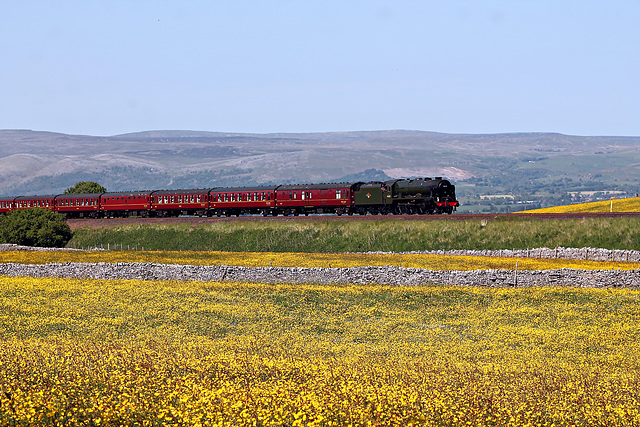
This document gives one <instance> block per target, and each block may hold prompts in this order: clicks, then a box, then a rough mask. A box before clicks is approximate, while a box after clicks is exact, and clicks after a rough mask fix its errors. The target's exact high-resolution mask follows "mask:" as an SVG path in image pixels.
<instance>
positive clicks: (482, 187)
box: [0, 130, 640, 210]
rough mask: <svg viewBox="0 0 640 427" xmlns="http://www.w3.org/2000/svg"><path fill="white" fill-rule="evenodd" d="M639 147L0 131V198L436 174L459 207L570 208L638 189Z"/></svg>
mask: <svg viewBox="0 0 640 427" xmlns="http://www.w3.org/2000/svg"><path fill="white" fill-rule="evenodd" d="M639 149H640V137H583V136H570V135H562V134H556V133H510V134H482V135H472V134H444V133H436V132H422V131H404V130H391V131H366V132H330V133H307V134H288V133H281V134H242V133H222V132H196V131H175V130H172V131H147V132H139V133H131V134H125V135H116V136H107V137H102V136H88V135H66V134H60V133H52V132H39V131H30V130H0V194H1V195H16V194H51V193H59V192H62V191H63V190H64V189H65V188H67V187H69V186H71V185H73V184H74V183H76V182H77V181H81V180H93V181H98V182H100V183H101V184H102V185H104V186H106V187H107V188H108V189H109V190H110V191H115V190H139V189H150V188H151V189H160V188H198V187H213V186H233V185H255V184H274V183H280V184H283V183H310V182H328V181H341V180H345V181H355V180H363V181H366V180H382V179H389V178H400V177H413V176H422V177H424V176H432V177H433V176H444V177H447V178H449V179H451V180H452V181H453V182H454V183H455V184H456V185H457V186H458V194H459V196H460V198H461V200H462V202H463V208H464V206H475V205H477V206H478V207H481V206H485V207H489V206H492V207H496V206H500V203H503V204H505V205H508V204H514V205H515V204H517V203H518V202H539V203H541V204H545V203H548V204H547V205H549V204H561V202H562V200H565V199H566V200H565V202H567V203H569V202H570V201H571V200H570V199H567V198H568V197H569V196H568V192H570V191H572V192H574V193H577V194H578V195H579V194H580V192H582V191H591V192H593V191H614V190H615V191H622V192H626V193H630V194H632V193H634V192H637V191H638V180H637V178H638V176H640V150H639ZM486 195H493V196H495V195H498V196H499V195H508V196H509V198H507V199H505V200H501V199H500V198H499V197H498V198H495V197H493V196H492V197H493V198H480V197H481V196H486ZM563 198H564V199H563ZM574 200H575V196H574ZM483 204H484V205H483ZM514 210H515V209H514Z"/></svg>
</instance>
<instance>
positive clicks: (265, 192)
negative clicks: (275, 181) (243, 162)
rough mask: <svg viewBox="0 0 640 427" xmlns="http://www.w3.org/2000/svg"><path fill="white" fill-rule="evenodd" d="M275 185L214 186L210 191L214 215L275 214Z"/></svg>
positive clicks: (211, 207)
mask: <svg viewBox="0 0 640 427" xmlns="http://www.w3.org/2000/svg"><path fill="white" fill-rule="evenodd" d="M275 208H276V200H275V187H264V186H263V187H229V188H213V189H212V190H211V193H210V209H211V214H212V215H217V216H221V215H225V216H231V215H236V216H238V215H242V214H262V215H265V216H267V215H269V214H275V212H276V211H275Z"/></svg>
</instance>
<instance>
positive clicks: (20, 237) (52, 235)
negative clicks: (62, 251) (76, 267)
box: [0, 208, 72, 248]
mask: <svg viewBox="0 0 640 427" xmlns="http://www.w3.org/2000/svg"><path fill="white" fill-rule="evenodd" d="M71 236H72V234H71V229H70V228H69V225H68V224H67V223H66V222H65V218H64V216H63V215H61V214H58V213H55V212H52V211H50V210H48V209H43V208H31V209H23V210H15V211H12V212H11V213H9V214H8V215H7V216H5V217H4V218H2V220H1V221H0V241H2V242H4V243H15V244H17V245H24V246H41V247H54V248H62V247H64V245H66V244H67V242H68V241H69V240H71Z"/></svg>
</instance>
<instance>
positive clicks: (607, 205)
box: [516, 197, 640, 213]
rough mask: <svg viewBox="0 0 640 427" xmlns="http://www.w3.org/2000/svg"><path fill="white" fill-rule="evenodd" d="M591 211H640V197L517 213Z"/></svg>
mask: <svg viewBox="0 0 640 427" xmlns="http://www.w3.org/2000/svg"><path fill="white" fill-rule="evenodd" d="M589 212H640V197H630V198H626V199H613V200H603V201H599V202H589V203H576V204H573V205H565V206H554V207H551V208H542V209H532V210H529V211H521V212H516V213H589Z"/></svg>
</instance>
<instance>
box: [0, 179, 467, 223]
mask: <svg viewBox="0 0 640 427" xmlns="http://www.w3.org/2000/svg"><path fill="white" fill-rule="evenodd" d="M459 205H460V204H459V202H458V200H457V199H456V193H455V185H453V184H451V182H450V181H448V180H446V179H443V178H442V177H436V178H433V179H432V178H416V179H394V180H390V181H373V182H356V183H348V182H344V183H330V184H299V185H276V186H254V187H214V188H201V189H189V190H153V191H122V192H107V193H92V194H57V195H45V196H17V197H0V213H8V212H11V211H13V210H18V209H30V208H44V209H50V210H52V211H54V212H57V213H60V214H62V215H64V216H66V217H67V218H118V217H145V218H147V217H176V216H181V215H183V216H201V217H203V216H207V217H212V216H218V217H219V216H227V217H228V216H232V215H233V216H240V215H264V216H278V215H284V216H289V215H293V216H298V215H309V214H336V215H353V214H358V215H390V214H396V215H402V214H407V215H408V214H451V213H452V212H453V211H455V210H456V207H458V206H459Z"/></svg>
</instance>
